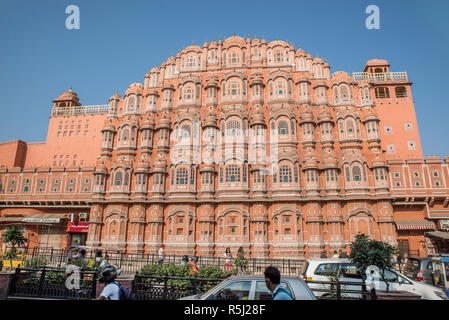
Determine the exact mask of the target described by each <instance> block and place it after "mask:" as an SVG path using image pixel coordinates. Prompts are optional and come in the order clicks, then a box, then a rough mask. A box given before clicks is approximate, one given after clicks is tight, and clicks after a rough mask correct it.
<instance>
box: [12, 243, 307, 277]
mask: <svg viewBox="0 0 449 320" xmlns="http://www.w3.org/2000/svg"><path fill="white" fill-rule="evenodd" d="M106 255H108V256H109V263H110V264H112V265H114V266H116V267H118V268H120V269H121V270H122V271H121V274H124V275H134V274H135V273H136V272H138V271H140V270H141V269H142V268H143V267H144V266H146V265H148V264H155V263H157V262H158V255H157V254H151V253H146V254H137V253H125V252H118V251H110V250H102V258H104V257H105V256H106ZM71 256H72V250H70V249H54V248H42V247H36V248H33V249H28V250H27V252H24V253H23V257H24V258H23V263H22V264H21V265H20V267H24V266H27V265H28V266H29V265H33V263H34V265H36V264H37V263H38V262H40V263H42V264H44V265H45V266H46V267H50V268H60V267H62V266H65V265H67V264H68V263H69V262H70V260H71ZM95 258H96V252H95V250H86V255H85V257H84V259H85V260H88V261H91V262H92V263H93V262H95ZM198 258H199V259H198V262H197V266H198V267H201V266H204V265H212V266H218V267H220V268H221V269H222V270H225V258H224V257H201V256H200V257H198ZM181 262H182V256H178V255H166V256H165V258H164V263H174V264H181ZM304 262H305V260H294V259H264V258H247V264H246V267H245V268H244V270H242V271H243V272H245V273H249V274H262V273H263V272H264V270H265V268H266V267H268V266H274V267H276V268H278V269H279V271H280V272H281V274H282V275H290V276H298V275H299V274H300V273H301V269H302V267H303V266H304ZM232 268H234V269H235V268H237V266H235V265H233V266H232Z"/></svg>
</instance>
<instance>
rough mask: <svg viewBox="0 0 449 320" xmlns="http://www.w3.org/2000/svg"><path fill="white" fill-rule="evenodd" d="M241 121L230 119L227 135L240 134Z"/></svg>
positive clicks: (227, 125)
mask: <svg viewBox="0 0 449 320" xmlns="http://www.w3.org/2000/svg"><path fill="white" fill-rule="evenodd" d="M240 128H241V127H240V121H237V120H229V121H228V123H227V124H226V135H227V136H240V135H241V132H240Z"/></svg>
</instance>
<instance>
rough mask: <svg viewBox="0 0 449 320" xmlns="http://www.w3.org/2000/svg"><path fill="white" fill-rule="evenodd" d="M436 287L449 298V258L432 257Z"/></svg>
mask: <svg viewBox="0 0 449 320" xmlns="http://www.w3.org/2000/svg"><path fill="white" fill-rule="evenodd" d="M432 267H433V274H432V275H433V280H434V285H435V286H436V287H438V288H441V289H442V290H443V291H444V292H445V293H446V296H448V297H449V257H432Z"/></svg>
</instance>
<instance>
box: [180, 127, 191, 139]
mask: <svg viewBox="0 0 449 320" xmlns="http://www.w3.org/2000/svg"><path fill="white" fill-rule="evenodd" d="M181 136H182V137H183V138H186V139H189V138H190V126H189V125H187V124H185V125H183V126H182V127H181Z"/></svg>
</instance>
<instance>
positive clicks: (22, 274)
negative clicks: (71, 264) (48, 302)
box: [8, 268, 98, 300]
mask: <svg viewBox="0 0 449 320" xmlns="http://www.w3.org/2000/svg"><path fill="white" fill-rule="evenodd" d="M69 276H70V274H67V273H66V271H65V270H62V269H47V268H37V269H29V268H16V270H15V273H14V276H13V279H12V281H11V283H10V287H9V291H8V297H16V298H17V297H20V298H47V299H74V300H89V299H95V298H96V295H97V290H96V288H97V278H98V273H97V272H85V271H81V272H80V281H79V288H78V289H68V288H67V286H66V280H67V278H68V277H69Z"/></svg>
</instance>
